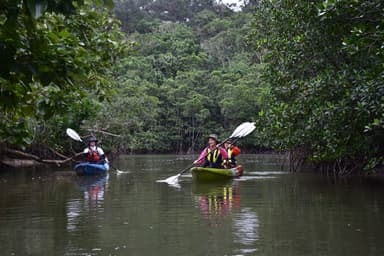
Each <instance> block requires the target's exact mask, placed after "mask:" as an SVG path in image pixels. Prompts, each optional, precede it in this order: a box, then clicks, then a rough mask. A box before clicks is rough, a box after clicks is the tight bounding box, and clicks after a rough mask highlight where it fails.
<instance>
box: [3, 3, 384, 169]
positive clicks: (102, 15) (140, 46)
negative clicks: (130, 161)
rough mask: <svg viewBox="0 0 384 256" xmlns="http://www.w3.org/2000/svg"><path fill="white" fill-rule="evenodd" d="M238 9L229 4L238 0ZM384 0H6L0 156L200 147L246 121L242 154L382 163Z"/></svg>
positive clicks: (67, 157) (60, 160) (325, 163)
mask: <svg viewBox="0 0 384 256" xmlns="http://www.w3.org/2000/svg"><path fill="white" fill-rule="evenodd" d="M232 7H233V6H232ZM383 42H384V2H383V1H381V0H367V1H352V0H349V1H347V0H326V1H320V0H318V1H315V0H310V1H293V0H250V1H247V2H246V3H244V4H243V6H242V8H241V10H234V8H231V6H228V5H225V4H224V3H222V2H221V1H207V0H194V1H188V0H116V1H112V0H105V1H102V0H94V1H91V0H83V1H71V0H31V1H26V0H2V1H1V3H0V59H1V62H0V86H1V87H0V161H1V163H2V165H5V164H7V163H9V162H10V161H11V160H15V159H18V160H20V161H26V160H28V161H29V160H32V161H34V162H40V163H47V164H65V163H68V162H70V161H71V157H72V156H73V155H74V153H75V152H79V151H81V150H82V148H83V147H84V144H81V143H78V142H75V141H73V140H71V139H70V138H68V136H67V135H66V134H65V131H66V129H67V128H68V127H70V128H72V129H74V130H76V131H77V132H78V133H79V134H80V135H81V136H84V137H86V136H88V135H90V134H93V135H95V136H97V138H98V139H99V140H100V142H101V145H102V147H103V148H104V150H105V151H106V152H107V153H108V154H109V155H110V156H111V157H112V158H113V156H117V155H118V154H121V153H124V154H127V153H128V154H138V153H177V154H187V153H196V152H197V151H199V150H200V149H201V148H202V147H204V145H205V143H206V136H207V135H208V134H210V133H217V134H218V135H219V136H220V138H225V137H227V136H228V135H230V134H231V132H232V131H233V129H234V128H235V127H236V126H238V125H239V124H240V123H242V122H245V121H252V122H255V123H256V130H255V131H254V132H253V133H252V134H251V135H249V136H247V138H244V139H243V140H241V141H240V142H239V145H240V146H241V148H242V150H243V152H244V153H255V152H263V151H266V150H268V151H275V152H285V153H287V155H289V159H290V168H291V170H292V171H295V170H298V169H300V168H301V167H302V166H303V165H304V164H311V165H312V166H314V167H315V168H316V169H317V170H319V171H322V172H331V173H333V174H336V175H348V174H361V173H372V172H379V171H380V170H381V169H382V167H383V160H384V153H383V152H384V43H383Z"/></svg>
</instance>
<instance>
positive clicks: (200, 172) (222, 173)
mask: <svg viewBox="0 0 384 256" xmlns="http://www.w3.org/2000/svg"><path fill="white" fill-rule="evenodd" d="M191 172H192V177H193V179H194V180H197V181H220V180H228V179H233V178H236V177H240V176H241V175H243V166H241V165H238V166H236V167H234V168H231V169H219V168H209V167H193V168H191Z"/></svg>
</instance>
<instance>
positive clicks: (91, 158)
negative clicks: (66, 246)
mask: <svg viewBox="0 0 384 256" xmlns="http://www.w3.org/2000/svg"><path fill="white" fill-rule="evenodd" d="M100 158H101V157H100V154H99V151H98V150H97V147H96V148H95V150H92V149H91V148H90V147H89V148H88V157H87V160H88V162H99V161H100Z"/></svg>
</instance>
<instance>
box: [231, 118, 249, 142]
mask: <svg viewBox="0 0 384 256" xmlns="http://www.w3.org/2000/svg"><path fill="white" fill-rule="evenodd" d="M249 124H250V122H244V123H242V124H240V125H239V126H237V128H236V129H235V130H234V131H233V133H232V134H231V136H229V137H230V138H236V137H239V135H240V134H241V133H242V132H243V130H244V129H246V128H247V127H248V126H249Z"/></svg>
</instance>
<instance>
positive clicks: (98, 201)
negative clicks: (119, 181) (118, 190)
mask: <svg viewBox="0 0 384 256" xmlns="http://www.w3.org/2000/svg"><path fill="white" fill-rule="evenodd" d="M108 179H109V175H103V176H95V177H91V176H89V177H88V176H83V177H78V180H77V184H78V186H79V188H80V190H81V191H82V192H83V200H81V199H72V200H70V201H68V202H67V207H66V208H67V212H66V215H67V230H68V231H74V230H76V229H77V227H78V226H79V225H80V223H81V222H80V217H81V216H82V215H84V214H87V215H89V212H90V211H95V210H96V212H104V206H103V202H104V194H105V192H106V188H107V185H108Z"/></svg>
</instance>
